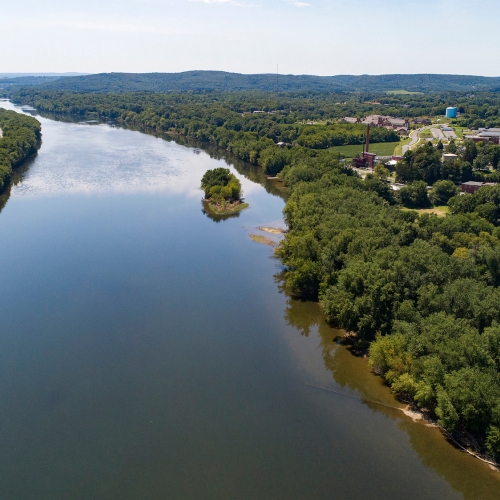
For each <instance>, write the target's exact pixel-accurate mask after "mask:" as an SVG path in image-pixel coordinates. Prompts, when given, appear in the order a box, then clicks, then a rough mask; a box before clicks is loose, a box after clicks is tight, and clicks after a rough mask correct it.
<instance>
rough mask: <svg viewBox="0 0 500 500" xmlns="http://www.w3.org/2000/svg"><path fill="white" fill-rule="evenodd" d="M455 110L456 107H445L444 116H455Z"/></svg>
mask: <svg viewBox="0 0 500 500" xmlns="http://www.w3.org/2000/svg"><path fill="white" fill-rule="evenodd" d="M457 111H458V109H457V108H446V118H456V117H457Z"/></svg>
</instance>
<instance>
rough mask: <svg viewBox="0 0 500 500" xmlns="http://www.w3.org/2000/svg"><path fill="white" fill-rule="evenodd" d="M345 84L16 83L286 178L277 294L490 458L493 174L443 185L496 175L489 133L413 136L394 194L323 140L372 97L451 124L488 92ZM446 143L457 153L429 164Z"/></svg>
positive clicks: (65, 105) (339, 132) (68, 109)
mask: <svg viewBox="0 0 500 500" xmlns="http://www.w3.org/2000/svg"><path fill="white" fill-rule="evenodd" d="M343 98H344V100H343V101H342V100H341V95H340V94H328V95H326V94H314V93H311V94H307V95H291V94H290V95H282V96H279V97H277V96H274V97H272V96H269V95H264V94H260V93H243V94H210V95H204V94H199V95H195V94H159V93H158V94H157V93H149V94H145V93H139V94H83V95H80V94H72V93H67V92H52V91H50V92H49V91H46V90H40V89H31V90H29V89H26V90H23V91H22V92H20V93H18V94H17V95H16V99H17V100H19V101H21V102H23V103H27V104H32V105H34V106H37V107H39V108H41V109H45V110H48V111H50V112H53V113H74V114H79V115H80V116H85V117H94V118H98V119H106V120H114V121H117V122H123V123H131V124H136V125H141V126H145V127H152V128H154V129H156V130H158V131H165V132H169V133H176V134H182V135H186V136H189V137H194V138H196V139H199V140H203V141H209V142H212V143H214V144H217V145H218V146H220V147H223V148H225V149H228V150H230V151H232V152H233V153H234V154H236V155H237V156H238V157H239V158H242V159H245V160H247V161H250V162H252V163H256V164H259V165H260V166H261V167H262V168H263V169H264V170H265V171H266V172H267V173H269V174H277V173H279V175H280V176H281V178H282V180H283V182H284V184H285V185H286V186H287V187H288V188H289V190H290V196H289V198H288V201H287V204H286V207H285V210H284V215H285V219H286V222H287V225H288V227H289V231H288V233H287V235H286V237H285V239H284V241H283V242H282V244H281V245H280V247H279V248H278V250H277V254H278V256H279V257H280V258H281V259H282V261H283V263H284V264H285V268H286V270H285V272H284V274H283V276H282V277H283V280H284V283H285V287H286V289H287V290H288V291H289V293H291V294H292V295H294V296H297V297H301V298H304V299H309V300H319V302H320V303H321V305H322V307H323V310H324V312H325V314H326V317H327V319H328V321H330V322H332V323H333V324H336V325H338V326H339V327H341V328H343V329H344V330H346V331H347V332H354V338H356V339H357V340H356V348H357V349H368V350H369V353H370V363H371V365H372V366H373V368H374V370H376V371H377V372H378V373H380V374H381V375H382V376H383V377H384V378H385V380H386V381H387V383H388V384H389V385H390V386H391V387H392V389H393V391H394V392H395V393H396V394H398V395H399V396H400V397H401V398H403V399H404V400H407V401H411V402H413V404H415V405H416V406H418V407H419V408H421V409H422V410H423V411H425V412H426V413H427V414H428V415H430V416H431V417H433V418H435V419H436V420H437V421H438V422H439V424H440V425H442V426H443V427H444V428H445V429H446V430H447V431H449V432H450V433H451V434H452V435H454V436H455V437H456V438H457V439H460V440H461V441H462V442H464V443H466V444H467V445H468V446H471V447H472V448H474V449H476V450H478V451H481V452H485V453H487V454H488V455H489V456H490V457H496V458H497V459H498V458H500V308H499V306H498V304H499V303H500V289H499V286H500V187H498V186H491V187H483V188H481V189H480V190H479V191H478V192H477V193H476V194H474V195H465V196H457V188H456V185H455V183H456V182H462V181H464V180H467V179H469V178H484V179H486V180H492V179H495V176H497V175H498V174H497V170H496V169H497V168H498V166H499V162H500V158H499V151H498V147H497V146H494V145H484V144H478V145H474V144H473V143H470V142H467V141H465V142H463V143H462V142H458V141H457V144H455V143H454V142H453V141H452V142H450V143H449V144H448V145H446V149H444V147H443V145H438V148H436V147H434V146H432V145H431V144H427V145H424V146H422V147H420V148H418V149H416V150H413V151H409V152H408V153H406V154H405V156H404V158H403V160H402V161H401V162H399V164H398V165H397V171H396V175H397V177H398V179H399V180H401V181H403V182H405V183H407V185H406V187H404V188H403V189H402V190H400V192H399V193H395V192H394V191H392V190H391V189H390V186H389V184H388V183H387V182H385V181H384V173H383V172H381V170H378V171H377V172H375V174H369V175H367V177H366V178H365V179H361V178H360V177H359V176H358V174H357V173H356V172H355V171H353V170H352V169H351V168H349V167H348V165H347V164H346V163H343V162H341V161H339V158H338V156H337V155H335V154H332V153H331V152H330V151H329V150H328V147H329V146H330V145H331V144H332V141H333V140H334V138H335V140H337V139H336V138H341V139H340V140H342V141H344V142H343V143H344V144H346V143H347V144H349V143H356V142H355V141H362V140H363V135H364V129H363V127H362V126H359V125H349V124H342V123H339V122H338V120H337V119H338V118H340V117H341V116H344V115H346V114H349V115H354V116H363V115H365V114H369V113H370V112H373V110H374V109H380V108H376V106H384V109H393V110H396V111H398V110H401V111H403V110H406V113H407V114H406V116H418V115H420V116H421V115H431V116H435V115H436V114H438V112H439V113H444V108H445V107H446V104H447V103H449V102H450V100H451V99H453V101H452V102H453V103H456V104H457V105H458V106H459V108H460V109H461V116H460V118H459V120H461V121H462V123H466V122H470V124H471V125H472V124H476V125H477V124H479V123H486V124H489V125H495V124H499V119H500V117H499V108H500V106H499V105H500V100H499V97H498V96H497V95H496V94H479V93H476V94H475V95H466V94H450V93H446V94H434V95H423V96H421V95H411V96H384V97H383V96H379V100H378V102H380V103H381V104H379V105H377V104H373V103H372V102H367V101H368V100H370V101H373V98H374V96H373V95H369V96H367V95H362V96H354V97H353V96H351V97H346V96H343ZM337 99H338V100H337ZM386 104H387V106H385V105H386ZM254 111H260V112H259V113H254ZM422 111H425V112H422ZM390 114H395V115H399V116H401V115H403V112H401V113H398V112H396V113H390ZM403 116H404V115H403ZM308 123H309V124H308ZM382 139H384V138H383V137H381V138H380V139H379V140H382ZM350 141H352V142H350ZM278 142H282V143H283V144H282V147H278V146H277V143H278ZM445 150H446V151H449V152H454V153H455V154H457V159H456V160H455V161H453V162H451V163H446V164H445V163H443V162H442V161H441V155H442V153H443V151H445ZM486 167H487V168H486ZM428 184H433V189H432V190H431V191H429V190H428V189H427V185H428ZM429 203H434V204H446V203H447V204H448V206H449V210H450V213H449V215H447V216H446V217H437V216H436V215H430V214H422V215H419V213H417V212H416V211H413V210H402V209H401V204H406V205H407V206H415V207H418V206H425V205H426V204H429Z"/></svg>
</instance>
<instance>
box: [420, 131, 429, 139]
mask: <svg viewBox="0 0 500 500" xmlns="http://www.w3.org/2000/svg"><path fill="white" fill-rule="evenodd" d="M418 136H419V137H421V138H422V139H430V138H431V137H432V132H431V131H430V130H429V129H425V130H422V132H420V134H418Z"/></svg>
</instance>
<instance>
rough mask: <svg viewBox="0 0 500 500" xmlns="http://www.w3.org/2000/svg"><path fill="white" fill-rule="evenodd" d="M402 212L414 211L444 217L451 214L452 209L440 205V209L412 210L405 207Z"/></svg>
mask: <svg viewBox="0 0 500 500" xmlns="http://www.w3.org/2000/svg"><path fill="white" fill-rule="evenodd" d="M402 210H414V211H415V212H418V213H419V214H436V215H437V216H438V217H444V216H445V215H446V214H449V213H450V207H448V206H447V205H440V206H438V207H433V208H420V209H412V208H405V207H403V208H402Z"/></svg>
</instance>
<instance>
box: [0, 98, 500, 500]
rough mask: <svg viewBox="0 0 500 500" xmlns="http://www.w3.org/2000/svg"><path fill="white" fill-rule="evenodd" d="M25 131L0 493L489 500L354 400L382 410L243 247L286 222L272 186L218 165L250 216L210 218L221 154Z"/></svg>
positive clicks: (433, 452)
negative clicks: (238, 189)
mask: <svg viewBox="0 0 500 500" xmlns="http://www.w3.org/2000/svg"><path fill="white" fill-rule="evenodd" d="M1 104H2V106H3V107H10V108H12V105H10V104H9V103H1ZM39 119H40V120H41V121H42V127H43V129H42V130H43V145H42V148H41V150H40V152H39V154H38V156H37V157H36V158H35V159H34V160H33V161H32V162H30V163H29V164H28V165H27V166H26V167H25V168H23V169H22V170H21V171H19V172H18V176H17V178H16V182H17V184H16V185H15V186H13V188H12V189H11V191H10V198H9V199H8V202H7V203H6V205H5V207H4V208H3V210H2V213H1V214H0V238H1V245H0V266H1V270H2V274H1V280H0V304H1V317H2V323H1V330H0V492H1V493H0V498H2V499H6V500H18V499H19V500H21V499H22V500H45V499H46V500H59V499H61V500H68V499H82V500H83V499H85V500H87V499H92V500H94V499H95V500H105V499H121V500H127V499H141V500H142V499H381V498H384V499H401V498H405V499H406V500H409V499H423V498H425V499H427V498H436V499H455V498H457V499H459V498H466V499H483V498H484V499H490V498H491V499H493V498H499V497H500V481H499V478H498V476H500V474H495V473H493V472H492V471H491V470H490V469H489V468H488V467H486V466H484V465H483V464H481V463H479V462H477V461H474V460H472V459H470V458H468V457H466V456H465V455H464V454H462V453H460V452H458V451H457V450H455V449H453V448H452V447H451V446H450V445H449V444H447V443H446V442H445V441H444V440H443V439H442V438H441V437H440V435H439V433H438V432H437V431H436V430H434V429H430V428H428V427H426V426H425V425H423V424H421V423H414V422H413V421H412V420H411V419H409V418H408V417H406V416H405V415H404V414H402V413H401V412H400V411H398V410H396V409H390V408H387V407H384V406H381V405H376V404H373V403H367V402H366V401H362V400H361V398H367V399H370V400H377V401H380V402H385V403H388V404H391V405H396V406H397V403H395V402H394V400H393V398H392V396H391V394H390V391H388V389H387V388H385V387H383V385H382V384H381V382H380V380H379V379H378V378H377V377H375V376H373V375H372V374H371V373H370V372H369V370H368V369H367V366H366V362H365V361H364V360H362V359H357V358H354V357H353V356H351V355H350V354H349V353H348V351H347V350H346V349H345V348H343V347H342V346H339V345H337V344H336V343H335V341H334V340H333V339H334V338H335V336H336V335H337V334H338V333H337V332H336V331H335V330H332V329H331V328H329V327H328V326H327V325H326V324H325V323H324V322H323V320H322V319H321V315H320V313H319V310H318V308H317V306H316V305H315V304H310V303H302V302H297V301H292V300H290V298H288V297H287V296H286V295H285V294H282V293H280V290H279V283H277V282H276V280H275V279H274V277H273V276H274V275H275V274H277V273H278V272H279V270H280V267H279V262H278V261H276V260H275V259H273V258H272V249H271V248H270V247H267V246H261V245H258V244H256V243H254V242H253V241H252V240H251V239H250V238H249V235H250V234H252V233H258V232H259V231H258V229H257V226H259V225H274V226H282V225H283V222H282V217H281V211H282V209H283V206H284V201H283V198H282V197H281V196H279V190H278V189H276V187H275V186H273V185H272V184H269V183H268V184H267V185H266V183H265V181H264V180H262V179H260V180H261V183H259V182H258V181H259V175H258V173H257V172H256V171H255V170H252V169H251V168H249V167H247V166H244V165H242V164H238V163H236V164H235V165H232V166H231V168H232V170H233V172H234V173H235V174H236V175H237V176H238V177H239V178H240V179H241V181H242V184H243V189H244V192H245V197H246V200H247V201H248V202H249V203H250V206H251V208H250V209H249V210H247V211H245V212H243V213H241V214H240V215H239V216H238V217H232V218H229V219H227V220H224V221H216V220H213V219H211V218H210V217H208V216H207V215H206V214H204V213H203V211H202V205H201V202H200V199H201V191H199V190H198V189H197V186H198V184H199V181H200V179H201V176H202V175H203V173H204V172H205V171H206V170H207V169H208V168H214V167H217V166H225V165H226V162H225V161H224V160H221V159H217V158H214V157H211V156H210V155H209V154H207V153H206V152H204V151H200V150H198V149H195V148H191V147H185V146H181V145H179V144H176V143H174V142H171V141H166V140H163V139H160V138H157V137H153V136H151V135H146V134H142V133H140V132H135V131H130V130H123V129H119V128H115V127H110V126H107V125H84V124H75V123H63V122H57V121H54V120H49V119H45V118H40V117H39ZM8 195H9V193H6V194H4V197H3V201H4V202H5V201H6V200H7V197H8ZM306 384H312V385H316V386H321V387H325V388H329V389H333V390H336V391H341V392H342V393H343V394H345V395H347V396H351V397H347V396H344V395H340V394H336V393H333V392H327V391H324V390H320V389H316V388H313V387H310V385H306Z"/></svg>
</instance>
